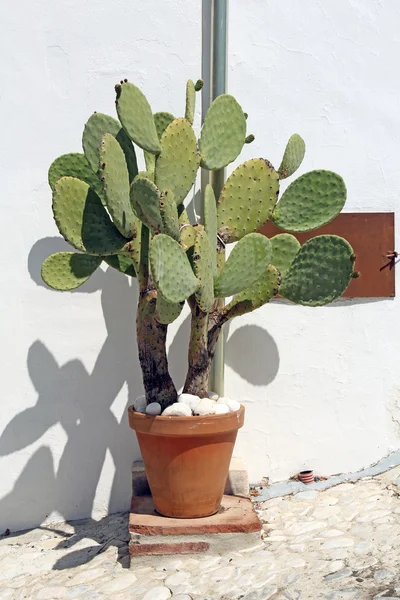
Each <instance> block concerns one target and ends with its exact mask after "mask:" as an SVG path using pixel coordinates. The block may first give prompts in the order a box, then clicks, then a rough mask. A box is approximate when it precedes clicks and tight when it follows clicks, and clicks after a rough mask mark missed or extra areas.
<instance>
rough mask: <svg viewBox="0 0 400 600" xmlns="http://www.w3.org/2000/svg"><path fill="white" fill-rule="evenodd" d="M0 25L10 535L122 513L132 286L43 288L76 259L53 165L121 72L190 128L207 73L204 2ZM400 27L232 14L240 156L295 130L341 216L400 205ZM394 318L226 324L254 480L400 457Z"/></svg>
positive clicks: (291, 10)
mask: <svg viewBox="0 0 400 600" xmlns="http://www.w3.org/2000/svg"><path fill="white" fill-rule="evenodd" d="M1 11H2V13H3V14H1V15H0V16H1V20H0V22H1V35H0V50H1V53H0V56H1V59H0V66H1V81H2V89H1V91H0V101H1V105H2V106H1V108H2V112H1V114H2V115H3V122H2V127H1V131H2V144H1V146H0V169H1V173H2V183H3V185H2V207H3V210H2V219H1V220H0V228H1V234H0V239H1V240H2V251H1V253H0V261H1V274H2V294H1V297H0V306H1V314H2V319H1V328H2V336H1V339H2V347H1V359H2V360H1V364H2V369H1V375H2V400H1V402H2V404H1V410H0V473H1V477H0V531H2V530H4V529H5V528H6V527H9V528H11V529H14V530H15V529H18V528H22V527H26V526H29V525H34V524H37V523H39V522H42V521H44V520H46V519H47V520H49V521H54V520H57V519H59V518H64V519H66V518H79V517H84V516H88V515H90V514H92V515H93V517H94V518H99V517H101V516H102V515H104V514H106V513H107V512H112V511H117V510H121V509H124V508H126V507H127V506H128V503H129V488H130V463H131V461H132V459H133V458H135V457H138V450H137V445H136V442H135V440H134V435H133V434H132V433H131V432H130V431H129V428H128V426H127V422H126V418H125V409H126V406H127V405H128V403H129V402H131V401H132V399H133V398H134V397H135V396H136V395H138V394H139V393H141V390H142V387H141V378H140V371H139V366H138V361H137V356H136V343H135V337H134V304H135V300H136V288H135V285H133V286H130V285H129V282H128V281H127V280H126V279H125V278H124V277H123V276H122V275H119V274H118V273H116V272H111V270H107V271H103V272H98V273H96V274H95V275H94V276H93V277H92V279H91V280H90V281H89V282H88V283H87V284H86V285H85V286H83V287H82V288H81V289H80V290H77V291H76V292H74V293H64V294H61V293H56V292H52V291H50V290H48V289H47V288H46V287H45V286H44V285H43V284H42V283H41V280H40V274H39V273H40V264H41V261H42V260H43V258H44V257H45V256H47V255H48V254H50V253H51V252H54V251H57V250H59V249H61V248H64V247H65V246H66V245H65V244H64V242H63V241H62V240H60V239H59V236H58V232H57V230H56V228H55V225H54V223H53V220H52V214H51V209H50V191H49V189H48V186H47V182H46V177H47V168H48V166H49V164H50V162H51V161H52V160H53V159H54V158H55V157H56V156H58V155H59V154H62V153H65V152H69V151H79V150H80V137H81V132H82V128H83V124H84V122H85V120H86V119H87V118H88V116H89V115H90V114H91V113H92V111H93V110H98V111H103V112H108V113H111V114H113V111H114V107H113V100H114V93H113V85H114V83H115V82H116V81H118V80H119V79H120V78H121V77H125V76H126V77H128V78H129V79H130V80H132V81H133V80H134V81H135V82H137V83H138V84H139V85H140V86H142V87H143V89H144V90H145V92H146V94H147V96H148V98H149V100H150V102H151V104H152V106H153V108H154V110H170V111H171V112H174V113H175V114H182V112H183V108H184V86H185V82H186V79H187V78H189V77H191V78H193V79H196V78H197V77H198V76H199V75H200V71H201V3H200V2H196V1H195V0H186V1H183V0H174V1H169V2H160V1H156V0H147V2H142V3H139V2H127V1H126V0H114V2H109V3H106V2H100V1H99V0H97V1H96V0H86V1H85V2H82V1H78V0H68V2H61V1H60V0H56V1H54V0H53V1H50V0H38V1H37V2H35V3H32V2H28V1H27V0H21V1H20V2H19V3H16V4H13V5H10V4H8V6H7V7H6V6H5V5H4V6H3V7H2V9H1ZM399 26H400V6H398V5H397V3H395V2H389V0H386V1H385V0H380V1H378V0H343V1H342V2H340V3H339V2H335V1H334V0H325V1H324V2H322V1H321V0H320V1H317V0H309V1H308V2H307V3H299V2H298V1H297V0H286V1H285V2H279V1H278V0H270V1H269V2H263V1H261V0H247V1H246V2H240V1H239V0H231V10H230V53H229V65H230V69H229V90H230V92H232V93H233V94H234V95H235V96H236V97H237V98H238V100H239V101H240V102H241V104H242V105H243V108H244V110H246V112H248V113H249V120H248V123H249V130H250V131H252V132H254V133H255V134H256V141H255V142H254V143H253V144H252V145H251V146H248V147H246V148H245V151H244V153H243V155H242V160H244V159H245V158H248V157H250V156H257V155H259V156H264V157H267V158H269V159H270V160H271V162H272V163H273V164H275V165H278V163H279V160H280V156H281V153H282V151H283V148H284V146H285V143H286V140H287V138H288V137H289V136H290V134H292V133H293V132H295V131H297V132H298V133H300V134H301V135H302V136H303V137H304V138H305V140H306V143H307V145H308V153H307V155H306V159H305V161H304V167H302V171H307V170H310V169H313V168H330V169H333V170H336V171H338V172H339V173H340V174H341V175H342V176H343V177H344V178H345V180H346V182H347V185H348V198H349V200H348V204H347V207H346V208H347V210H371V211H372V210H376V211H393V210H396V209H397V198H398V196H399V191H400V179H399V177H398V143H397V140H399V139H400V117H399V114H400V113H399V110H398V106H399V104H400V82H399V80H398V78H396V77H395V75H393V65H394V64H395V59H396V57H397V56H398V55H399V50H400V48H399V44H400V40H399V38H398V36H397V32H398V29H399ZM398 308H399V307H398V301H397V300H380V301H369V302H368V301H365V302H357V301H353V302H348V301H347V302H345V301H341V302H339V303H336V304H335V305H333V306H330V307H325V308H321V309H315V310H313V309H306V308H300V307H295V306H289V305H287V304H285V303H283V302H275V303H273V304H271V305H269V306H266V307H264V308H263V309H261V310H260V311H258V312H256V313H253V314H252V315H249V316H247V317H246V318H242V319H241V320H238V321H237V322H235V323H234V324H233V325H232V326H231V327H230V330H229V335H228V341H227V365H228V366H227V374H226V375H227V377H226V379H227V385H226V387H227V393H229V394H231V395H232V396H234V397H237V398H238V399H240V400H241V401H242V402H244V403H245V404H246V407H247V421H246V426H245V428H244V429H243V430H242V431H241V433H240V441H239V443H238V449H237V452H238V453H239V454H242V455H243V456H244V457H245V458H246V460H247V462H248V464H249V470H250V477H251V479H252V480H257V479H260V478H261V477H262V476H269V477H270V478H271V479H272V480H278V479H282V478H286V477H287V476H289V475H291V474H292V473H295V472H296V471H298V470H299V469H300V468H301V467H302V466H310V467H311V468H314V469H316V470H317V471H319V472H321V473H323V474H331V473H335V472H339V471H348V470H352V469H356V468H360V467H362V466H365V465H368V464H369V463H371V462H373V461H375V460H378V459H379V458H381V457H382V456H384V455H385V454H387V453H388V452H389V451H390V450H392V449H395V448H398V447H399V446H400V375H398V373H399V368H398V357H399V356H400V352H399V337H400V336H399V335H398V333H399V327H400V311H399V310H398ZM187 334H188V320H187V318H186V319H181V321H180V322H179V323H177V324H176V325H175V327H174V328H173V330H172V331H171V335H170V339H171V346H170V362H171V368H172V372H173V374H174V376H175V378H176V380H177V384H178V385H180V384H181V383H182V380H183V377H184V372H185V360H186V357H185V353H186V347H185V344H186V339H187Z"/></svg>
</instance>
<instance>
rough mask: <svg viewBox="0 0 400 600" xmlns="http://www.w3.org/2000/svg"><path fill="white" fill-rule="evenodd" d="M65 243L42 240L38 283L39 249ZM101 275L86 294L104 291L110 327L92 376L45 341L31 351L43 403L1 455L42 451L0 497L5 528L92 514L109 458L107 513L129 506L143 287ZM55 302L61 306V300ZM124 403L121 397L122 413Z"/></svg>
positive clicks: (10, 436) (15, 425)
mask: <svg viewBox="0 0 400 600" xmlns="http://www.w3.org/2000/svg"><path fill="white" fill-rule="evenodd" d="M58 246H59V244H58V241H57V242H56V243H55V244H54V243H52V242H51V241H49V242H47V241H46V240H41V241H40V242H39V243H38V244H36V245H35V246H34V247H33V250H32V252H33V253H34V256H33V257H32V255H31V256H30V259H29V270H30V272H31V274H32V278H33V279H35V277H34V275H35V273H36V272H37V271H38V269H39V271H40V263H41V261H42V258H43V257H42V256H41V254H42V253H41V252H39V250H41V249H43V248H46V252H47V253H50V252H54V251H57V250H58V249H60V248H59V247H58ZM37 263H39V266H38V264H37ZM95 277H97V281H96V282H95V285H94V286H93V285H92V287H91V286H90V281H89V282H88V283H87V284H85V285H84V286H82V288H80V290H81V293H84V292H85V288H86V291H87V292H93V291H94V288H97V289H101V304H102V309H103V314H104V319H105V323H106V328H107V337H106V338H105V341H104V343H103V346H102V348H101V350H100V352H99V355H98V357H97V359H96V361H95V364H94V367H93V369H92V371H91V372H88V370H87V369H86V367H85V366H84V364H83V363H82V362H81V361H80V360H78V359H72V360H70V361H68V362H66V363H65V364H59V363H58V362H57V361H56V359H55V357H54V356H53V355H52V353H51V351H50V349H49V348H47V347H46V346H45V344H43V343H42V342H41V341H40V340H37V341H35V342H34V343H33V344H32V345H31V346H30V348H29V350H28V357H27V367H28V371H29V375H30V377H31V380H32V383H33V386H34V388H35V390H36V394H37V399H36V403H35V405H34V406H31V407H29V408H27V409H25V410H24V411H22V412H21V413H19V414H17V415H16V416H15V417H14V418H13V419H12V420H11V422H10V423H9V424H8V425H7V427H6V428H5V430H4V431H3V433H2V434H1V436H0V456H2V457H5V456H8V455H10V454H13V453H15V452H19V451H21V450H23V449H26V448H28V447H29V446H30V445H31V444H35V443H36V448H35V450H34V452H33V453H32V452H30V458H29V460H28V462H27V463H26V465H25V467H24V469H23V471H22V473H21V474H20V476H19V477H18V479H17V481H16V483H15V485H14V488H13V489H12V490H11V491H10V492H9V493H8V494H7V495H6V496H4V497H3V498H2V499H0V516H1V523H0V527H3V530H4V529H6V528H7V527H9V528H10V529H12V530H14V531H15V530H17V529H22V528H24V527H25V528H26V527H29V526H31V525H36V524H40V523H43V521H44V520H45V519H46V517H48V516H49V515H50V514H51V513H52V512H53V511H56V512H57V513H59V514H60V516H61V518H63V519H65V520H68V519H71V518H75V519H76V518H78V517H88V516H89V515H91V513H92V509H93V505H94V499H95V495H96V491H97V487H98V484H99V480H100V476H101V472H102V468H103V465H104V461H105V459H106V454H107V453H108V454H109V456H110V457H111V460H112V462H113V463H114V467H115V472H114V476H113V480H112V482H111V486H110V493H109V500H108V507H106V508H107V512H108V513H113V512H116V511H121V510H125V509H127V508H128V506H127V505H128V502H129V500H130V486H131V483H130V481H131V474H130V472H131V464H132V460H134V459H137V458H138V456H139V450H138V446H137V443H136V438H135V436H134V435H132V433H131V431H130V429H129V426H128V423H127V419H126V407H127V406H128V404H129V403H131V402H132V399H133V398H134V397H135V396H136V395H137V394H138V393H141V389H142V379H141V373H140V367H139V362H138V358H137V352H136V349H135V342H134V340H135V315H134V312H135V304H136V302H137V291H136V285H135V284H133V285H130V281H128V278H127V277H125V276H123V275H121V274H120V273H117V272H116V271H114V270H113V269H111V268H109V269H107V271H106V272H103V271H100V270H99V272H98V273H96V274H95ZM38 283H40V284H41V282H38ZM43 285H44V284H43ZM49 293H54V292H51V291H50V290H49ZM54 298H55V302H56V298H57V296H56V295H54ZM124 386H126V388H127V393H128V399H127V401H126V406H124V407H123V413H122V416H121V417H120V418H117V417H116V416H115V415H114V412H113V409H112V405H113V403H114V401H115V399H116V398H117V396H118V395H119V394H121V396H120V398H121V397H122V398H126V391H125V390H124V389H122V388H123V387H124ZM120 406H121V404H120V402H119V400H118V412H119V411H120ZM53 428H56V429H55V430H54V431H51V430H52V429H53ZM59 428H61V429H62V430H63V432H61V431H60V429H59ZM45 434H46V435H47V439H52V440H53V443H54V445H55V447H57V445H60V446H61V448H62V451H61V456H60V458H59V461H58V465H57V462H56V461H55V457H54V456H53V455H52V452H51V450H50V448H49V447H48V445H47V444H48V443H42V444H40V439H41V438H42V436H43V435H45ZM37 442H39V444H37ZM25 452H27V453H28V452H29V450H25Z"/></svg>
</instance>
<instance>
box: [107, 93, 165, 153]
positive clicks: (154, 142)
mask: <svg viewBox="0 0 400 600" xmlns="http://www.w3.org/2000/svg"><path fill="white" fill-rule="evenodd" d="M116 87H117V100H116V103H117V113H118V118H119V120H120V121H121V123H122V126H123V128H124V129H125V131H126V133H127V134H128V135H129V137H130V138H131V140H132V141H133V142H135V144H137V145H138V146H139V147H140V148H142V149H143V150H147V151H148V152H153V153H154V154H158V153H159V152H160V150H161V147H160V143H159V141H158V136H157V130H156V126H155V123H154V118H153V113H152V112H151V108H150V104H149V103H148V101H147V98H146V96H145V95H144V94H143V92H141V91H140V90H139V88H138V87H136V85H133V83H124V84H122V85H119V86H116Z"/></svg>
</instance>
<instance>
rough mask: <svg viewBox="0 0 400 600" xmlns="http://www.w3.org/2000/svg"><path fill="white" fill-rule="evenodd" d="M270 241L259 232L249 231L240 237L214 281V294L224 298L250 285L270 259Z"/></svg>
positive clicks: (258, 276)
mask: <svg viewBox="0 0 400 600" xmlns="http://www.w3.org/2000/svg"><path fill="white" fill-rule="evenodd" d="M271 254H272V248H271V242H270V241H269V239H268V238H267V237H265V236H264V235H261V234H260V233H249V234H248V235H246V236H245V237H244V238H242V239H241V240H240V241H239V242H238V243H237V244H236V246H235V247H234V248H233V250H232V252H231V253H230V255H229V256H228V259H227V261H226V263H225V264H224V266H223V267H222V270H221V272H220V274H219V275H218V277H217V278H216V279H215V281H214V294H215V296H216V297H217V298H226V297H227V296H233V295H234V294H238V293H239V292H241V291H242V290H245V289H247V288H248V287H250V286H252V285H253V284H254V283H255V282H256V281H257V280H258V279H259V278H260V277H261V275H262V274H263V273H264V271H265V270H266V268H267V266H268V264H269V263H270V261H271Z"/></svg>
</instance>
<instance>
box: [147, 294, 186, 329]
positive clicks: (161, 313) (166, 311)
mask: <svg viewBox="0 0 400 600" xmlns="http://www.w3.org/2000/svg"><path fill="white" fill-rule="evenodd" d="M184 304H185V303H184V302H179V303H174V302H168V301H167V300H165V298H164V297H163V296H162V294H160V292H159V291H158V292H157V302H156V311H155V313H154V318H155V319H156V321H158V322H159V323H161V324H163V325H169V324H170V323H173V321H175V319H177V318H178V317H179V315H180V314H181V312H182V308H183V306H184Z"/></svg>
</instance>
